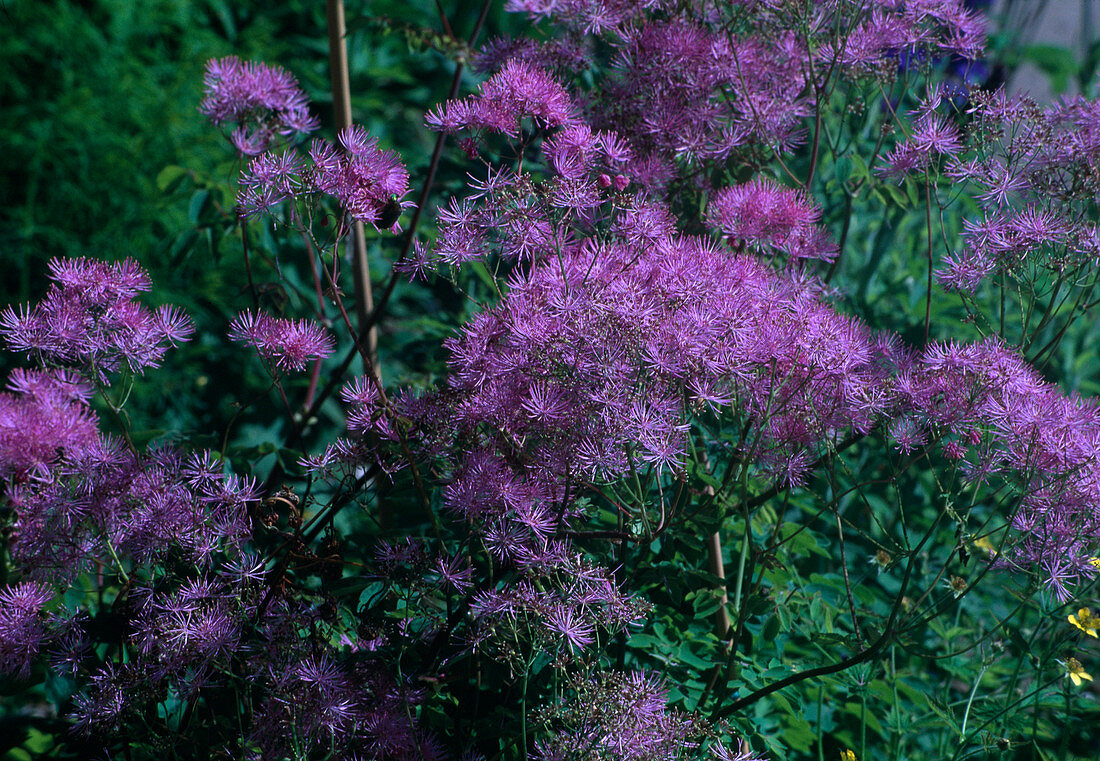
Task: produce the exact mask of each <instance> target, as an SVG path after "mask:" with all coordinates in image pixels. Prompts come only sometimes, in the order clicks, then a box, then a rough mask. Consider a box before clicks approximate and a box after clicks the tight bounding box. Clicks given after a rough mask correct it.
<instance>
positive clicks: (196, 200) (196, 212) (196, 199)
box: [187, 188, 210, 224]
mask: <svg viewBox="0 0 1100 761" xmlns="http://www.w3.org/2000/svg"><path fill="white" fill-rule="evenodd" d="M209 201H210V191H209V190H206V189H205V188H204V189H202V190H196V191H195V193H194V195H192V196H191V204H190V205H189V206H188V207H187V218H188V219H190V220H191V221H192V222H193V223H195V224H198V221H199V219H201V218H202V212H203V209H204V208H206V204H207V203H209Z"/></svg>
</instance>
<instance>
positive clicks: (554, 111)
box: [426, 60, 576, 138]
mask: <svg viewBox="0 0 1100 761" xmlns="http://www.w3.org/2000/svg"><path fill="white" fill-rule="evenodd" d="M575 111H576V109H575V107H574V105H573V102H572V100H571V99H570V97H569V95H568V93H566V91H565V89H564V88H563V87H562V86H561V85H560V84H558V83H557V82H555V81H554V80H553V78H551V77H550V76H549V75H548V74H547V73H546V72H544V71H541V70H540V69H537V68H535V67H534V66H531V65H529V64H527V63H525V62H523V61H519V60H510V61H508V62H507V63H506V64H505V65H504V67H503V68H502V69H501V70H500V71H499V72H497V73H496V74H494V75H493V76H492V77H490V78H489V79H488V80H487V81H485V82H484V83H482V84H481V86H480V87H479V88H478V93H477V94H476V95H471V96H470V97H468V98H464V99H462V100H455V101H449V102H448V103H446V104H444V105H443V106H441V107H438V108H437V109H436V110H434V111H431V112H429V113H428V116H427V118H426V122H427V124H428V126H429V127H430V128H432V129H435V130H439V131H441V132H447V133H455V132H458V131H459V130H463V129H474V130H484V131H486V132H491V133H494V132H499V133H501V134H504V135H507V136H509V137H513V138H514V137H519V134H520V127H521V123H522V122H523V120H524V119H527V118H530V119H531V120H532V121H533V122H534V123H535V124H536V125H537V126H540V127H544V128H550V127H560V126H561V125H563V124H569V123H571V122H573V121H574V120H575V118H576V116H575Z"/></svg>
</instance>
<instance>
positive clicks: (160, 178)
mask: <svg viewBox="0 0 1100 761" xmlns="http://www.w3.org/2000/svg"><path fill="white" fill-rule="evenodd" d="M187 175H188V171H187V169H185V168H184V167H182V166H176V165H175V164H171V165H169V166H166V167H164V169H161V170H160V172H158V173H157V190H159V191H160V192H161V193H171V192H172V191H173V190H175V189H176V188H177V187H179V184H180V183H181V182H183V179H184V178H185V177H187Z"/></svg>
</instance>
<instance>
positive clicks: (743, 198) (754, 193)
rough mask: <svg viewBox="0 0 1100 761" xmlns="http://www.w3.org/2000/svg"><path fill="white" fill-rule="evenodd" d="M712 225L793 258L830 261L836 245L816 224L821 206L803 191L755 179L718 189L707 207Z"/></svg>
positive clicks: (735, 237)
mask: <svg viewBox="0 0 1100 761" xmlns="http://www.w3.org/2000/svg"><path fill="white" fill-rule="evenodd" d="M707 212H708V215H709V217H710V220H711V222H712V224H714V225H715V226H716V227H718V228H719V229H720V230H722V232H724V233H725V234H726V235H728V236H730V237H731V238H733V239H736V240H740V241H744V242H747V243H751V244H754V245H757V246H761V247H764V248H765V249H769V250H775V251H780V252H783V253H786V254H787V255H789V256H791V257H793V258H796V259H822V260H824V261H830V260H832V259H833V257H835V256H836V246H835V245H833V244H832V242H831V241H830V240H829V236H828V233H826V232H825V230H823V229H822V228H821V227H819V226H818V225H817V224H816V223H817V221H818V219H819V218H820V217H821V209H820V207H818V205H817V204H816V203H814V202H813V201H812V200H810V199H809V198H808V197H807V196H806V194H805V193H803V192H801V191H798V190H792V189H789V188H784V187H781V186H779V185H777V184H776V183H774V182H772V181H770V180H766V179H756V180H752V181H751V182H747V183H745V184H744V185H735V186H734V187H731V188H723V189H722V190H720V191H718V192H717V193H716V194H715V196H714V198H713V199H712V200H711V202H710V206H709V208H708V210H707Z"/></svg>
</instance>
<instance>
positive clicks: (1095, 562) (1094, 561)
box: [1089, 558, 1100, 568]
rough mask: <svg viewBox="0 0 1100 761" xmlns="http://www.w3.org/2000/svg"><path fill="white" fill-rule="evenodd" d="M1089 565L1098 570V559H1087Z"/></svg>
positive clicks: (1099, 559)
mask: <svg viewBox="0 0 1100 761" xmlns="http://www.w3.org/2000/svg"><path fill="white" fill-rule="evenodd" d="M1089 565H1091V566H1092V567H1093V568H1100V558H1089Z"/></svg>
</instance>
